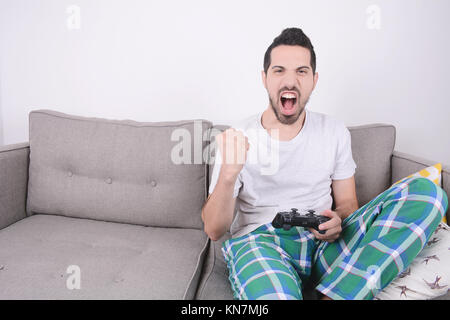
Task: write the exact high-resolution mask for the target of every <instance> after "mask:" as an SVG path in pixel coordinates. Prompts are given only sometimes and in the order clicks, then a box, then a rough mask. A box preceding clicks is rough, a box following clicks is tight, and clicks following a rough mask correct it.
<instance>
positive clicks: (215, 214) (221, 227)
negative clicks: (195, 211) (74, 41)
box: [202, 175, 236, 241]
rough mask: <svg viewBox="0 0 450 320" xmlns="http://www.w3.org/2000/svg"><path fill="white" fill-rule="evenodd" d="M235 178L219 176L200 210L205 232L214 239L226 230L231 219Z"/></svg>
mask: <svg viewBox="0 0 450 320" xmlns="http://www.w3.org/2000/svg"><path fill="white" fill-rule="evenodd" d="M235 182H236V179H235V178H228V177H224V176H222V175H220V176H219V179H218V180H217V184H216V186H215V188H214V191H213V193H212V194H211V195H210V197H209V198H208V200H207V201H206V203H205V205H204V206H203V210H202V220H203V223H204V229H205V232H206V233H207V234H208V236H209V237H210V238H211V239H212V240H214V241H216V240H218V239H219V238H220V237H222V236H223V235H224V234H225V232H227V230H228V228H229V227H230V225H231V223H232V221H233V215H234V207H235V205H236V198H234V197H233V192H234V185H235Z"/></svg>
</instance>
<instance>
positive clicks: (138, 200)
mask: <svg viewBox="0 0 450 320" xmlns="http://www.w3.org/2000/svg"><path fill="white" fill-rule="evenodd" d="M210 127H211V123H210V122H208V121H205V120H188V121H176V122H155V123H150V122H136V121H131V120H120V121H119V120H105V119H98V118H87V117H79V116H71V115H67V114H64V113H60V112H55V111H50V110H36V111H32V112H31V113H30V115H29V128H30V132H29V142H30V165H29V183H28V199H27V214H28V215H31V214H34V213H43V214H54V215H63V216H68V217H77V218H89V219H96V220H103V221H112V222H123V223H131V224H138V225H148V226H160V227H178V228H196V229H202V228H203V223H202V221H201V208H202V205H203V203H204V201H205V197H206V193H205V189H206V187H207V186H206V166H205V164H204V163H202V159H201V155H200V160H199V155H198V153H197V152H196V151H198V150H200V154H201V151H202V150H203V149H204V148H205V146H206V141H203V140H202V139H201V137H202V136H203V132H205V131H207V130H208V129H209V128H210ZM195 136H197V137H198V136H200V141H201V142H199V139H198V138H197V139H195ZM196 143H197V144H198V143H200V144H201V145H200V146H198V145H197V146H196V145H195V144H196ZM183 146H184V147H186V148H183ZM189 147H190V148H189ZM179 163H181V164H179Z"/></svg>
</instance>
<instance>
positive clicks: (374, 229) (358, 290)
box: [312, 178, 448, 299]
mask: <svg viewBox="0 0 450 320" xmlns="http://www.w3.org/2000/svg"><path fill="white" fill-rule="evenodd" d="M447 206H448V198H447V195H446V194H445V191H444V190H443V189H442V188H440V187H438V186H436V185H435V184H434V183H433V182H431V181H430V180H427V179H425V178H409V179H406V180H405V181H404V182H403V183H400V184H397V185H395V186H393V187H391V188H389V189H387V190H386V191H385V192H383V193H381V194H380V195H378V196H377V197H376V198H375V199H373V200H372V201H370V202H369V203H367V204H366V205H364V206H363V207H361V208H360V209H358V210H356V211H355V212H354V213H353V214H351V215H350V216H349V217H347V218H346V219H345V220H344V221H343V225H342V228H343V230H342V234H341V237H340V238H339V240H338V241H336V242H334V243H326V242H323V243H321V244H320V245H319V247H318V250H317V251H316V253H315V256H314V266H313V272H312V273H313V277H314V280H315V281H316V283H318V286H317V288H316V289H317V290H318V291H320V292H321V293H322V294H324V295H326V296H328V297H330V298H332V299H373V297H374V296H375V295H376V294H377V293H378V292H379V291H380V290H382V289H383V288H385V287H386V286H387V285H388V284H389V283H390V282H391V281H392V280H394V279H395V278H396V277H397V275H398V274H399V273H401V272H402V271H403V270H405V269H406V268H407V267H408V265H409V264H410V263H411V262H412V260H413V259H414V258H415V257H416V256H417V255H418V254H419V252H420V251H421V250H422V249H423V247H424V246H425V245H426V243H427V241H428V240H429V238H430V236H431V235H432V233H433V232H434V230H435V229H436V228H437V226H438V224H439V222H440V221H441V220H442V217H443V215H444V214H445V212H446V210H447Z"/></svg>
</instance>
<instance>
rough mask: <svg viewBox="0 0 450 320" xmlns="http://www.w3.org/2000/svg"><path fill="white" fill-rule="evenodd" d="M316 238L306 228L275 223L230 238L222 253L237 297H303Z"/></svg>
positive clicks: (224, 244)
mask: <svg viewBox="0 0 450 320" xmlns="http://www.w3.org/2000/svg"><path fill="white" fill-rule="evenodd" d="M315 248H316V243H315V242H314V237H313V235H312V234H311V233H310V232H309V231H305V230H304V229H303V228H292V229H291V230H289V231H285V230H283V229H274V228H273V227H272V225H271V224H266V225H263V226H261V227H259V228H258V229H257V230H255V231H253V232H250V233H249V234H247V235H245V236H242V237H238V238H234V239H229V240H227V241H225V242H224V243H223V245H222V253H223V255H224V257H225V261H226V263H227V266H228V270H229V277H228V278H229V280H230V283H231V288H232V290H233V296H234V298H235V299H246V300H247V299H248V300H256V299H271V300H273V299H280V300H287V299H302V298H303V296H302V278H307V277H308V275H309V274H310V272H311V258H312V255H313V253H314V250H315Z"/></svg>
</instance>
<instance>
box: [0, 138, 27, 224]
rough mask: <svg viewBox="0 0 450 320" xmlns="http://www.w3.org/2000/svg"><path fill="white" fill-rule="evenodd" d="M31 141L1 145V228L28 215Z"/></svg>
mask: <svg viewBox="0 0 450 320" xmlns="http://www.w3.org/2000/svg"><path fill="white" fill-rule="evenodd" d="M29 152H30V148H29V143H28V142H24V143H17V144H12V145H6V146H1V147H0V229H3V228H5V227H7V226H9V225H10V224H13V223H14V222H17V221H19V220H21V219H23V218H25V217H26V198H27V184H28V163H29Z"/></svg>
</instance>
